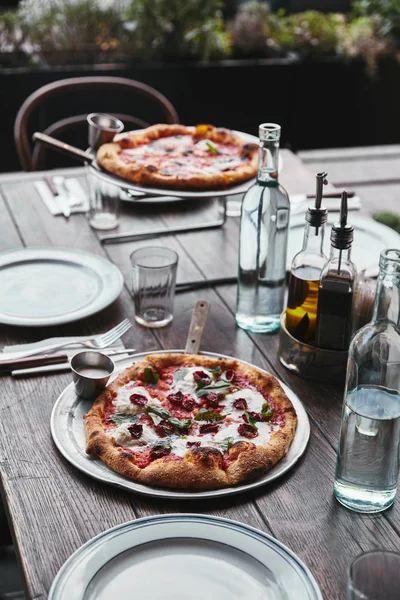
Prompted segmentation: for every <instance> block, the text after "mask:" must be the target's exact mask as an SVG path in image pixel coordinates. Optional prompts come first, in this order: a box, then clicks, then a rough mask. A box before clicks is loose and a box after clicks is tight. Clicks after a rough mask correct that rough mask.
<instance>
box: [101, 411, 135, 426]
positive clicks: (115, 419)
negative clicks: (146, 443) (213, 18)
mask: <svg viewBox="0 0 400 600" xmlns="http://www.w3.org/2000/svg"><path fill="white" fill-rule="evenodd" d="M108 420H109V422H110V423H115V424H116V425H122V423H135V422H136V420H137V417H136V416H135V415H130V414H129V413H128V414H126V413H115V414H114V415H111V417H110V418H109V419H108Z"/></svg>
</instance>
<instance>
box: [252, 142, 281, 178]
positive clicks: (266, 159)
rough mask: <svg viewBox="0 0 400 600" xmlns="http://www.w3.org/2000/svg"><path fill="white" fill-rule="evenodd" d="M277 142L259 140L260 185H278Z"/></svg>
mask: <svg viewBox="0 0 400 600" xmlns="http://www.w3.org/2000/svg"><path fill="white" fill-rule="evenodd" d="M278 158H279V140H260V149H259V151H258V176H257V179H258V181H259V182H260V183H271V184H274V185H277V184H278Z"/></svg>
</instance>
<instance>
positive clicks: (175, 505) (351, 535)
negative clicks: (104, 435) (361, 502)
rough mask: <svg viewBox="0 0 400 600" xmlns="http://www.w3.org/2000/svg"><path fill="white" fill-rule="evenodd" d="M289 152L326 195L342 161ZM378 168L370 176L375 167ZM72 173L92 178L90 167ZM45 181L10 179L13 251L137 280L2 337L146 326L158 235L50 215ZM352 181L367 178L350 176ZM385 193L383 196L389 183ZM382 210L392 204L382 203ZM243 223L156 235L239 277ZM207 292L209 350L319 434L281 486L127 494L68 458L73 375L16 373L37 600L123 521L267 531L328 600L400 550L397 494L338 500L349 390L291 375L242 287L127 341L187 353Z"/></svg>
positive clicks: (21, 489)
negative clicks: (76, 555) (65, 421)
mask: <svg viewBox="0 0 400 600" xmlns="http://www.w3.org/2000/svg"><path fill="white" fill-rule="evenodd" d="M283 158H284V169H283V173H282V178H281V179H282V183H283V184H284V185H285V186H286V188H287V189H288V191H289V192H291V193H301V192H308V191H313V190H314V186H315V183H314V182H315V179H314V173H315V172H316V171H317V170H320V169H322V168H324V169H326V170H328V172H329V170H330V167H329V165H330V163H329V156H328V157H326V156H322V157H321V155H318V156H317V155H312V156H304V158H305V159H306V160H307V161H308V162H309V163H310V164H311V170H308V169H306V168H305V167H304V166H303V164H302V163H301V161H300V159H299V158H298V157H296V156H294V155H293V154H291V153H290V152H288V151H284V152H283ZM336 159H337V157H336ZM336 159H335V158H334V159H332V161H331V166H332V165H333V166H335V165H336V166H337V164H338V163H337V160H336ZM343 162H344V163H348V161H346V160H344V161H343ZM354 164H355V163H353V166H354ZM371 164H372V161H371ZM342 172H343V171H340V173H339V175H340V174H341V173H342ZM368 172H369V175H368V178H369V179H371V171H370V169H369V170H368ZM394 172H395V171H394ZM397 172H399V171H397ZM66 174H67V175H69V174H71V175H77V174H78V175H82V171H81V170H79V169H77V170H71V171H69V172H67V173H66ZM41 176H42V175H41V174H21V173H18V174H11V175H3V176H1V177H0V230H1V232H2V235H1V236H0V250H7V249H10V248H18V247H21V246H46V247H51V246H65V247H70V248H80V249H82V250H86V251H89V252H93V253H95V254H98V255H100V256H105V257H107V258H109V259H110V260H111V261H112V262H114V263H115V264H116V265H118V267H119V268H120V269H121V271H122V273H123V275H124V277H125V282H126V284H125V288H124V290H123V292H122V294H121V296H120V298H119V299H118V300H117V301H116V302H115V303H114V304H113V305H112V306H110V307H109V308H107V309H105V310H103V311H102V312H101V313H99V314H97V315H94V316H92V317H90V318H87V319H85V320H84V321H81V322H78V323H71V324H70V325H64V326H60V327H48V328H40V329H34V328H17V327H2V328H1V336H0V337H1V339H0V343H1V342H3V343H5V344H10V343H22V342H28V341H35V340H38V339H41V338H43V337H50V336H54V335H73V334H79V335H81V334H84V333H88V334H92V333H96V332H101V331H104V330H106V329H108V328H110V327H112V326H113V325H115V324H116V323H117V322H118V321H120V320H122V319H123V318H125V317H130V318H131V320H132V322H134V319H133V302H132V298H131V295H130V264H129V255H130V253H131V252H132V250H133V249H134V248H135V247H138V246H142V245H144V244H154V240H152V241H146V242H143V241H142V242H136V243H125V244H119V245H108V246H102V245H100V243H99V241H98V236H97V233H96V232H95V231H93V230H92V229H91V228H90V227H89V226H88V224H87V222H86V218H85V216H84V215H73V216H72V217H71V218H70V219H69V221H68V222H67V221H66V220H65V219H64V218H63V217H52V216H51V215H50V214H49V213H48V212H47V210H46V209H45V207H44V206H43V204H42V202H41V200H40V198H39V197H38V195H37V192H36V190H35V188H34V187H33V181H34V180H37V179H38V178H40V177H41ZM363 176H364V178H365V174H364V175H363ZM344 180H346V176H344ZM342 181H343V179H342ZM347 183H349V184H350V186H351V187H354V186H353V185H352V182H351V181H349V180H348V178H347ZM371 185H373V184H371ZM391 185H392V184H391ZM393 185H395V184H393ZM375 189H376V190H377V191H378V190H379V193H381V188H377V187H376V186H375ZM381 197H382V196H380V198H381ZM379 206H380V207H382V202H381V201H379ZM204 212H205V213H207V214H211V212H212V207H209V206H208V205H207V206H206V207H205V208H203V207H202V205H201V204H194V205H190V206H189V207H188V206H187V205H185V206H184V205H180V204H179V205H178V204H175V205H169V206H165V207H164V209H162V210H160V209H158V208H156V207H155V206H153V207H149V206H147V207H146V206H140V207H139V206H137V207H133V206H130V205H129V206H125V207H124V209H123V220H122V225H121V229H122V230H129V229H130V230H137V231H140V230H141V229H143V228H146V229H147V228H150V227H152V226H154V227H155V226H158V225H160V224H165V225H167V226H168V225H171V224H180V223H182V224H185V223H193V222H195V221H196V219H199V218H200V217H203V218H204V214H203V213H204ZM238 224H239V220H238V219H237V218H228V220H227V223H226V224H225V226H224V227H223V229H219V230H209V231H206V232H201V233H186V234H182V235H180V236H178V237H171V236H165V237H160V238H159V239H158V240H157V244H161V245H165V246H168V247H170V248H173V249H174V250H176V251H177V252H178V254H179V269H178V281H185V280H186V281H188V280H193V279H197V278H203V277H209V278H211V277H221V276H227V275H235V274H236V268H237V246H238ZM33 285H34V282H33ZM0 293H1V290H0ZM71 293H73V290H71ZM200 296H201V297H202V298H205V299H206V300H208V301H209V302H211V305H212V308H211V311H210V316H209V320H208V323H207V326H206V329H205V333H204V338H203V344H202V348H203V349H207V350H210V351H213V352H221V353H224V354H228V355H231V356H236V357H238V358H240V359H243V360H246V361H249V362H251V363H254V364H256V365H259V366H260V367H262V368H265V369H267V370H268V371H271V372H272V373H273V374H275V375H276V376H278V377H279V378H280V379H281V380H282V381H284V382H285V383H286V384H287V385H289V386H290V387H291V388H292V389H293V390H294V391H295V392H296V393H297V394H298V395H299V396H300V398H301V399H302V401H303V403H304V405H305V407H306V409H307V411H308V414H309V418H310V421H311V429H312V434H311V439H310V443H309V446H308V449H307V451H306V453H305V455H304V456H303V458H302V459H301V460H300V462H299V463H298V464H297V466H296V467H295V468H293V469H292V470H291V471H290V472H289V473H288V474H287V475H286V476H284V477H282V478H281V479H279V480H278V481H276V482H274V483H273V484H272V485H267V486H265V487H262V488H260V489H258V490H257V491H256V492H252V493H247V494H242V495H240V496H230V497H229V498H222V499H216V500H213V501H201V502H199V501H187V502H184V501H180V502H176V501H167V500H155V499H151V498H149V497H143V496H139V495H135V494H130V493H126V492H123V491H120V490H118V489H115V488H113V487H110V486H107V485H102V484H101V483H98V482H97V481H95V480H93V479H90V478H88V477H86V476H85V475H84V474H82V473H80V472H78V471H77V470H76V469H75V468H73V467H72V466H71V465H70V464H69V463H68V462H67V461H65V460H64V459H63V458H62V457H61V456H60V454H59V453H58V451H57V450H56V448H55V446H54V444H53V442H52V439H51V436H50V427H49V421H50V414H51V410H52V407H53V404H54V402H55V400H56V398H57V397H58V395H59V394H60V392H61V391H62V390H63V389H64V388H65V386H66V385H68V384H69V382H70V381H71V376H70V375H69V374H57V375H56V374H54V375H51V376H47V377H37V378H35V377H32V378H26V379H19V380H14V379H11V378H10V377H3V379H2V386H1V392H0V474H1V480H2V486H3V498H4V503H5V505H6V507H7V511H8V514H9V518H10V524H11V527H12V532H13V536H14V540H15V545H16V548H17V550H18V554H19V557H20V562H21V567H22V569H23V574H24V578H25V582H26V593H27V596H28V597H29V598H34V599H42V598H46V596H47V593H48V590H49V588H50V585H51V583H52V581H53V578H54V576H55V574H56V573H57V571H58V570H59V568H60V567H61V565H62V564H63V563H64V561H65V560H66V559H67V558H68V557H69V556H70V555H71V554H72V553H73V552H74V551H75V550H76V549H77V548H78V547H79V546H81V545H82V544H83V543H84V542H86V541H87V540H88V539H90V538H92V537H93V536H95V535H96V534H98V533H99V532H101V531H104V530H105V529H107V528H109V527H112V526H115V525H117V524H119V523H122V522H124V521H128V520H131V519H136V518H138V517H142V516H146V515H152V514H159V513H174V512H186V511H187V512H199V513H207V514H212V515H218V516H225V517H228V518H231V519H237V520H238V521H242V522H244V523H247V524H249V525H252V526H254V527H258V528H259V529H261V530H263V531H265V532H267V533H269V534H271V535H273V536H275V537H276V538H277V539H279V540H280V541H281V542H283V543H284V544H286V545H287V546H288V547H289V548H291V550H293V551H294V552H295V553H296V554H297V555H298V556H299V557H300V558H301V559H302V560H303V561H304V562H305V563H306V565H307V566H308V567H309V568H310V569H311V571H312V572H313V574H314V575H315V577H316V579H317V581H318V583H319V585H320V586H321V589H322V592H323V595H324V598H325V599H336V598H337V599H339V598H343V597H344V590H345V581H346V569H347V567H348V565H349V563H350V562H351V560H352V559H353V558H354V557H355V556H356V555H357V554H359V553H360V552H361V551H365V550H368V549H371V548H376V547H384V548H387V549H391V550H399V549H400V536H399V533H398V531H399V528H398V523H399V518H400V506H399V503H398V501H396V502H395V504H394V506H393V507H392V508H391V509H389V510H388V511H386V512H385V513H383V514H380V515H378V516H361V515H357V514H355V513H351V512H350V511H348V510H346V509H344V508H343V507H342V506H340V505H339V504H338V503H337V501H336V500H335V499H334V497H333V493H332V485H333V475H334V470H335V459H336V448H337V441H338V433H339V425H340V418H341V407H342V394H343V390H342V388H341V387H338V388H335V387H331V386H328V385H322V384H316V383H311V382H307V381H304V380H302V379H300V378H298V377H297V376H296V375H293V374H291V373H289V372H288V371H286V370H285V369H284V368H283V367H282V366H281V364H280V363H279V360H278V357H277V349H278V335H251V334H248V333H246V332H245V331H242V330H241V329H239V328H237V327H236V326H235V321H234V310H235V286H233V285H232V286H230V285H227V286H219V287H218V288H216V289H205V290H204V291H201V293H200V292H197V293H195V292H187V293H183V294H179V295H177V296H176V300H175V317H174V321H173V323H172V324H171V325H170V326H168V327H166V328H164V329H161V330H154V331H150V330H147V329H144V328H142V327H140V326H138V325H136V324H135V325H134V326H133V327H132V329H131V330H130V332H129V333H128V334H127V335H126V337H125V338H124V341H125V342H126V344H127V345H128V346H129V347H135V348H137V349H138V350H139V351H149V350H156V349H159V348H167V349H168V348H169V349H171V348H182V347H183V346H184V342H185V337H186V332H187V330H188V326H189V322H190V316H191V310H192V307H193V305H194V303H195V301H196V299H198V298H199V297H200Z"/></svg>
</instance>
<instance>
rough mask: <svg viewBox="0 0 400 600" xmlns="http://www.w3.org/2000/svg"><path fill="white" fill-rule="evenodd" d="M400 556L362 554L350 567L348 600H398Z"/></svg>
mask: <svg viewBox="0 0 400 600" xmlns="http://www.w3.org/2000/svg"><path fill="white" fill-rule="evenodd" d="M399 598H400V554H398V553H397V552H389V551H386V550H372V551H371V552H364V554H360V556H358V557H357V558H356V559H355V560H354V561H353V563H352V564H351V565H350V569H349V576H348V582H347V600H398V599H399Z"/></svg>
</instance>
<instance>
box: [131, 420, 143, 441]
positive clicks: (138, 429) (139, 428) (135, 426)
mask: <svg viewBox="0 0 400 600" xmlns="http://www.w3.org/2000/svg"><path fill="white" fill-rule="evenodd" d="M128 431H129V433H130V434H131V436H132V437H133V438H135V439H136V440H138V439H139V438H140V437H141V435H142V433H143V425H141V424H140V423H132V425H129V427H128Z"/></svg>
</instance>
